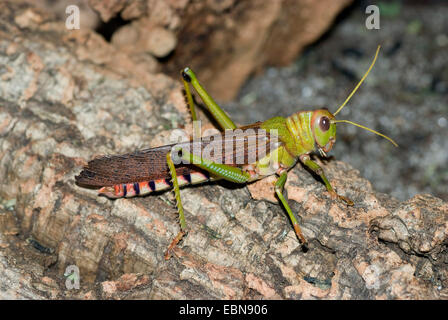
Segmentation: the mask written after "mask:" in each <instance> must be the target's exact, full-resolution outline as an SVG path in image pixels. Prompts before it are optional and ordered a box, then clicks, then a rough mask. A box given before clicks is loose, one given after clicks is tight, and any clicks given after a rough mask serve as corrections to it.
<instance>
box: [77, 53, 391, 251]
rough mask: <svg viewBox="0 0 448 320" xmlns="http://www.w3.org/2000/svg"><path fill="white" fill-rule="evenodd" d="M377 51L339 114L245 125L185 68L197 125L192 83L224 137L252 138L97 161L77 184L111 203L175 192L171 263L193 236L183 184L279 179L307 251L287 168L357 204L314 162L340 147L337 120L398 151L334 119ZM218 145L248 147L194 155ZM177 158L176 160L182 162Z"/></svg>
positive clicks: (335, 196) (208, 141)
mask: <svg viewBox="0 0 448 320" xmlns="http://www.w3.org/2000/svg"><path fill="white" fill-rule="evenodd" d="M379 49H380V47H379V46H378V49H377V51H376V53H375V57H374V59H373V61H372V63H371V65H370V67H369V69H368V70H367V71H366V73H365V74H364V76H363V77H362V78H361V80H360V81H359V83H358V84H357V85H356V87H355V88H354V89H353V91H352V92H351V93H350V95H349V96H348V97H347V99H346V100H345V101H344V103H343V104H342V105H341V106H340V107H339V108H338V109H337V111H336V112H335V113H334V114H332V113H331V112H330V111H328V110H327V109H318V110H313V111H299V112H297V113H295V114H293V115H291V116H290V117H287V118H284V117H274V118H271V119H269V120H266V121H264V122H257V123H255V124H252V125H249V126H244V127H240V128H238V127H237V126H236V125H235V124H234V123H233V122H232V120H231V119H230V118H229V117H228V116H227V114H226V113H225V112H224V111H223V110H222V109H221V108H220V107H219V106H218V105H217V104H216V102H215V101H214V100H213V98H212V97H211V96H210V95H209V94H208V93H207V91H206V90H205V89H204V88H203V87H202V85H201V84H200V83H199V81H198V80H197V78H196V75H195V74H194V72H193V71H192V70H191V69H190V68H185V69H184V70H182V72H181V74H182V78H183V84H184V87H185V93H186V100H187V103H188V106H189V108H190V112H191V116H192V119H193V121H196V120H197V116H196V110H195V105H194V102H193V96H192V94H191V91H190V85H192V86H193V88H194V89H195V90H196V91H197V93H198V94H199V96H200V97H201V99H202V101H203V102H204V104H205V106H206V108H207V109H208V111H209V112H210V113H211V115H212V116H213V118H214V119H215V120H216V122H217V123H218V124H219V125H220V127H221V128H222V129H224V130H225V132H226V133H227V132H228V131H229V130H231V131H236V130H237V129H241V130H250V133H248V134H247V133H246V134H241V133H238V134H234V135H232V136H231V138H228V137H227V135H225V134H224V132H223V133H221V134H220V135H217V136H214V138H213V139H211V138H210V137H203V138H201V139H197V140H191V141H187V142H183V143H178V144H171V145H166V146H161V147H156V148H150V149H145V150H140V151H136V152H133V153H128V154H124V155H108V156H102V157H98V158H95V159H93V160H91V161H90V162H89V163H88V165H87V166H85V167H84V170H83V171H82V172H81V173H80V175H79V176H77V177H76V182H77V184H78V185H81V186H89V187H101V189H100V190H99V194H100V195H105V196H107V197H109V198H121V197H133V196H137V195H146V194H148V193H151V192H154V191H159V190H165V189H170V188H173V189H174V194H175V198H176V201H177V208H178V212H179V218H180V219H179V220H180V231H179V233H178V234H177V236H176V237H175V238H174V240H173V241H172V242H171V244H170V246H169V247H168V250H167V252H166V254H165V258H166V259H168V258H169V257H170V252H171V251H172V249H173V248H174V247H175V246H176V245H177V244H178V243H179V241H181V239H182V238H183V237H184V235H185V234H186V232H187V224H186V221H185V216H184V209H183V206H182V201H181V197H180V191H179V187H180V186H183V185H187V184H195V183H201V182H205V181H209V180H218V179H224V180H228V181H231V182H234V183H239V184H244V183H249V182H252V181H255V180H258V179H262V178H264V177H266V176H270V175H274V174H275V175H277V176H278V179H277V181H276V182H275V193H276V194H277V196H278V198H279V200H280V202H281V203H282V205H283V206H284V208H285V210H286V212H287V213H288V215H289V218H290V219H291V222H292V225H293V227H294V231H295V233H296V235H297V237H298V239H299V240H300V242H301V244H302V246H304V248H306V244H307V241H306V239H305V237H304V235H303V234H302V231H301V229H300V226H299V223H298V222H297V219H296V217H295V216H294V214H293V212H292V210H291V208H290V206H289V204H288V201H287V199H285V197H284V195H283V189H284V186H285V183H286V179H287V174H288V170H289V169H291V168H292V167H293V166H294V165H295V164H296V162H297V161H298V160H300V162H302V163H303V165H305V166H306V167H308V168H309V169H311V170H312V171H314V172H315V173H316V174H317V175H319V176H320V178H321V179H322V181H323V182H324V184H325V187H326V188H327V191H328V192H329V194H330V196H331V198H332V199H333V200H340V201H343V202H345V203H346V204H347V205H349V206H352V205H353V202H352V201H351V200H350V199H348V198H346V197H344V196H342V195H339V194H337V193H336V191H335V190H334V188H333V187H332V186H331V183H330V182H329V181H328V179H327V177H326V176H325V174H324V171H323V170H322V168H321V167H320V166H319V165H318V164H317V163H316V162H314V161H313V160H311V158H310V154H311V153H312V152H313V151H315V150H316V149H317V151H319V153H320V154H321V155H322V156H326V153H327V152H329V151H330V150H331V149H332V147H333V145H334V143H335V142H336V124H337V123H349V124H353V125H355V126H358V127H361V128H363V129H365V130H368V131H370V132H373V133H375V134H377V135H380V136H382V137H384V138H385V139H388V140H389V141H390V142H391V143H392V144H394V145H395V146H398V145H397V144H396V143H395V142H394V141H393V140H392V139H391V138H389V137H387V136H385V135H383V134H381V133H379V132H377V131H375V130H372V129H369V128H367V127H364V126H362V125H360V124H356V123H354V122H352V121H349V120H336V118H335V115H337V114H338V113H339V112H340V111H341V110H342V108H343V107H344V106H345V105H346V104H347V102H348V101H349V100H350V98H351V97H352V96H353V94H354V93H355V92H356V90H357V89H358V88H359V86H360V85H361V84H362V82H363V81H364V80H365V78H366V77H367V75H368V74H369V72H370V70H371V69H372V67H373V65H374V64H375V61H376V59H377V57H378V52H379ZM218 138H219V139H218ZM213 141H215V142H216V143H215V144H214V147H215V149H214V150H215V151H216V148H218V149H220V148H223V146H224V143H226V142H229V141H230V142H231V145H232V146H233V143H234V142H235V141H237V142H238V141H239V142H241V143H242V144H241V145H240V146H241V147H240V148H233V149H232V150H230V151H228V152H224V155H222V154H213V155H212V154H209V155H208V156H204V155H202V153H201V152H200V153H199V154H198V153H197V152H195V151H193V152H190V151H191V150H192V148H193V149H194V146H195V144H196V145H198V146H199V150H200V151H204V149H205V148H207V147H210V146H211V145H213V143H212V142H213ZM258 151H264V154H263V153H261V155H260V156H257V157H255V158H254V157H252V158H253V159H252V160H249V159H248V158H250V157H248V156H250V155H252V154H254V153H257V155H258ZM239 155H240V156H241V155H242V156H243V161H239V162H237V161H235V157H236V156H239ZM173 157H177V161H176V163H175V161H173ZM179 160H181V163H179Z"/></svg>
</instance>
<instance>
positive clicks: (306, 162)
mask: <svg viewBox="0 0 448 320" xmlns="http://www.w3.org/2000/svg"><path fill="white" fill-rule="evenodd" d="M300 161H301V162H302V163H303V164H304V165H306V166H307V167H308V168H310V169H311V170H313V171H314V172H315V173H316V174H318V175H319V176H320V177H321V179H322V180H323V181H324V183H325V187H326V188H327V190H328V192H329V193H330V196H331V198H332V199H333V200H336V199H339V200H342V201H344V202H345V203H346V204H347V205H348V206H352V205H353V201H352V200H350V199H349V198H346V197H344V196H341V195H338V194H337V193H336V191H334V189H333V187H332V186H331V184H330V182H329V181H328V179H327V177H326V176H325V173H324V170H323V169H322V168H321V167H320V166H319V165H318V164H317V163H316V162H314V161H313V160H311V158H310V156H309V155H308V154H302V155H301V156H300Z"/></svg>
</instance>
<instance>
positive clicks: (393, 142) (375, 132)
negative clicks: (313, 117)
mask: <svg viewBox="0 0 448 320" xmlns="http://www.w3.org/2000/svg"><path fill="white" fill-rule="evenodd" d="M331 122H332V123H338V122H345V123H350V124H352V125H354V126H357V127H360V128H363V129H365V130H367V131H370V132H372V133H374V134H377V135H379V136H381V137H383V138H384V139H387V140H389V141H390V142H391V143H392V144H393V145H394V146H396V147H398V144H397V143H396V142H395V141H394V140H392V139H391V138H389V137H388V136H386V135H385V134H382V133H379V132H378V131H375V130H373V129H370V128H367V127H364V126H363V125H360V124H357V123H355V122H353V121H349V120H331Z"/></svg>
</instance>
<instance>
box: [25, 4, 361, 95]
mask: <svg viewBox="0 0 448 320" xmlns="http://www.w3.org/2000/svg"><path fill="white" fill-rule="evenodd" d="M28 1H31V0H28ZM32 1H34V2H36V1H37V2H38V3H40V4H41V7H43V8H45V9H46V10H51V11H53V12H55V14H56V15H59V16H60V13H61V12H62V13H63V14H64V12H65V11H64V10H63V9H64V8H63V6H64V4H65V5H68V4H73V3H74V2H73V0H71V1H68V0H63V1H58V3H61V4H59V5H58V6H54V5H53V4H52V5H50V6H49V5H45V4H46V2H47V0H32ZM351 2H352V0H319V1H309V0H293V1H291V0H275V1H265V0H254V1H239V0H225V1H222V0H207V1H196V0H170V1H167V0H114V1H103V0H78V1H76V2H75V3H76V4H79V5H80V9H81V10H82V12H81V15H82V19H83V20H82V23H83V25H82V28H84V27H85V25H89V26H90V25H92V24H93V23H95V17H92V16H91V14H90V12H89V11H88V9H89V8H90V9H93V10H94V11H95V12H97V13H98V15H99V17H100V19H101V20H102V22H103V23H106V24H107V23H108V24H109V25H108V26H109V28H110V27H112V26H117V25H118V26H119V28H118V29H117V30H115V32H114V33H113V34H112V38H111V43H112V44H113V45H114V46H115V47H117V48H118V49H120V50H121V51H122V52H125V53H127V54H128V55H129V58H130V59H131V60H132V61H134V62H136V63H140V64H142V65H145V67H144V68H145V69H149V70H151V71H162V70H163V71H164V72H165V73H167V72H168V73H169V74H171V75H172V76H173V77H177V76H178V75H179V70H181V69H182V68H184V67H186V66H190V67H192V68H193V69H194V70H197V73H198V76H199V77H200V79H202V80H203V81H204V82H205V83H207V87H208V89H209V90H210V92H211V93H212V94H213V96H214V97H215V98H217V99H218V100H220V101H225V100H231V99H233V98H234V97H235V96H236V94H237V93H238V90H239V89H240V87H241V86H242V85H243V84H244V82H245V80H246V79H247V78H248V77H249V76H250V75H251V74H252V73H254V72H255V71H259V70H261V69H262V68H263V67H265V66H266V65H286V64H289V63H291V62H292V61H293V60H294V59H295V58H296V57H297V55H298V54H299V53H300V51H301V50H302V49H303V48H304V47H305V46H306V45H308V44H310V43H312V42H313V41H315V40H316V39H318V38H319V37H320V36H321V35H322V34H323V33H324V32H325V31H326V30H327V28H328V27H329V26H330V25H331V23H332V22H333V20H334V18H335V16H336V15H337V14H338V13H339V12H340V11H341V10H342V9H343V8H344V7H346V6H347V5H348V4H349V3H351ZM61 9H62V10H61ZM120 19H121V20H120ZM97 20H98V18H97ZM117 20H120V21H121V22H117ZM84 21H86V22H84ZM96 22H97V23H98V21H96ZM120 23H121V25H120ZM103 27H104V28H106V29H107V28H108V27H107V25H106V26H103ZM160 58H161V60H160ZM157 59H159V60H157Z"/></svg>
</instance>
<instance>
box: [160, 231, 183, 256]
mask: <svg viewBox="0 0 448 320" xmlns="http://www.w3.org/2000/svg"><path fill="white" fill-rule="evenodd" d="M186 234H187V233H186V232H184V231H179V233H178V234H177V236H176V237H175V238H174V239H173V241H171V243H170V245H169V246H168V249H166V252H165V260H169V259H170V258H171V255H172V253H173V249H174V248H175V247H176V246H177V244H178V243H179V242H180V241H181V240H182V238H183V237H184V236H185V235H186Z"/></svg>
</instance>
